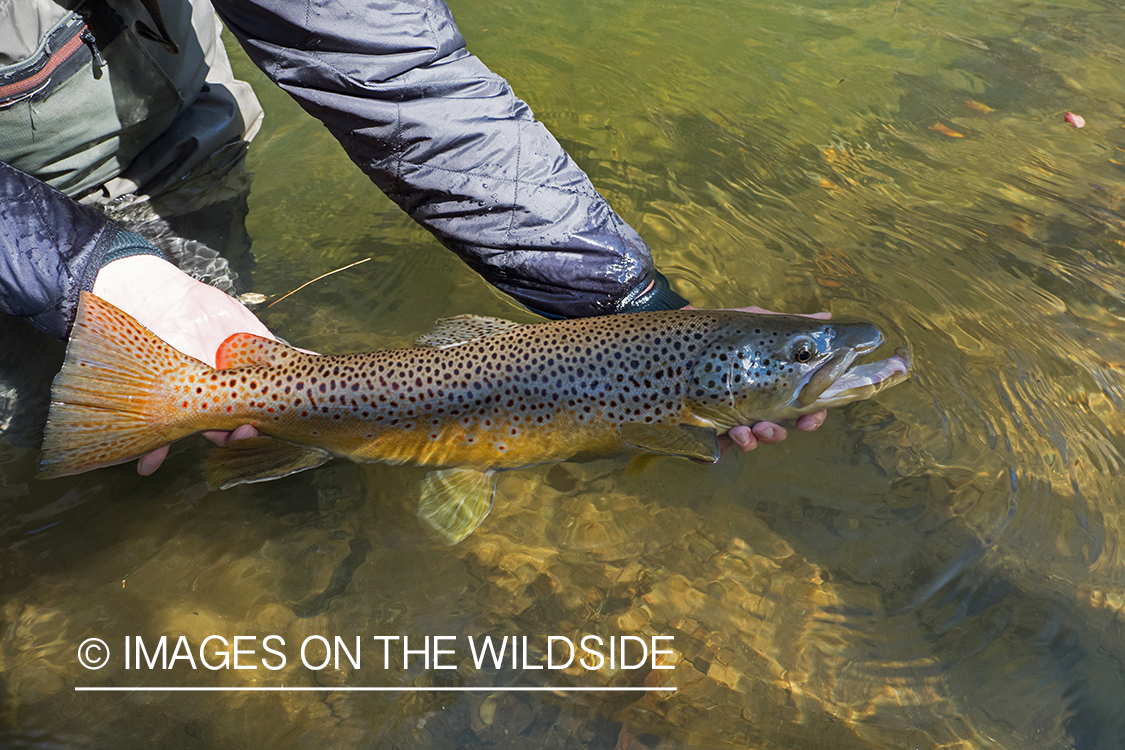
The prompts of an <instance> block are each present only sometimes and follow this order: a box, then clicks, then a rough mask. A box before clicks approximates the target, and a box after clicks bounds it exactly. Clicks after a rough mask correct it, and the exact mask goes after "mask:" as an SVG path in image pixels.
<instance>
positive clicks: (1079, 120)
mask: <svg viewBox="0 0 1125 750" xmlns="http://www.w3.org/2000/svg"><path fill="white" fill-rule="evenodd" d="M1063 119H1064V120H1066V121H1067V122H1069V123H1070V124H1071V125H1073V126H1074V127H1076V128H1084V127H1086V118H1085V117H1083V116H1082V115H1076V114H1074V113H1073V112H1067V113H1066V117H1064V118H1063Z"/></svg>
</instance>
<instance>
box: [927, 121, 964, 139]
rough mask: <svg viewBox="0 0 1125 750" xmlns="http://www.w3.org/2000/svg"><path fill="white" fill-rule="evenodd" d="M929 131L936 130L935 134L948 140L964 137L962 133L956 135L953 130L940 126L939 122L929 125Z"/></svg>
mask: <svg viewBox="0 0 1125 750" xmlns="http://www.w3.org/2000/svg"><path fill="white" fill-rule="evenodd" d="M930 130H936V131H937V132H939V133H941V134H942V135H947V136H949V137H950V138H964V137H965V134H964V133H958V132H957V131H956V130H953V129H952V128H947V127H946V126H945V125H942V124H941V123H940V122H935V123H934V124H933V125H931V126H930Z"/></svg>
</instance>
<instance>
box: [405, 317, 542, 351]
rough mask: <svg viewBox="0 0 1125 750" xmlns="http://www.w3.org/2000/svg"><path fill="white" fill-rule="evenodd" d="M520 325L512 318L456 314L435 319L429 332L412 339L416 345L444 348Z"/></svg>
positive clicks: (493, 334)
mask: <svg viewBox="0 0 1125 750" xmlns="http://www.w3.org/2000/svg"><path fill="white" fill-rule="evenodd" d="M522 325H524V324H523V323H517V322H515V321H514V320H504V319H503V318H488V317H485V316H483V315H458V316H456V317H453V318H442V319H441V320H439V321H437V322H436V323H434V327H433V328H431V329H430V332H429V333H425V334H422V335H421V336H419V337H418V338H417V339H415V340H414V343H415V344H417V345H418V346H429V347H433V348H435V349H446V348H448V347H451V346H460V345H461V344H464V343H466V342H469V341H475V340H476V339H483V338H488V337H489V336H495V335H496V334H498V333H503V332H504V331H510V330H511V329H513V328H519V327H520V326H522Z"/></svg>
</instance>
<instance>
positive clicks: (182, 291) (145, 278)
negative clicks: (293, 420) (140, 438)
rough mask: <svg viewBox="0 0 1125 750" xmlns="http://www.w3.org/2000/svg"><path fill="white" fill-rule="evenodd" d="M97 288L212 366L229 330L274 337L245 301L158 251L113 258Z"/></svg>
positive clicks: (157, 460)
mask: <svg viewBox="0 0 1125 750" xmlns="http://www.w3.org/2000/svg"><path fill="white" fill-rule="evenodd" d="M93 291H94V294H96V295H98V296H99V297H101V298H102V299H104V300H106V301H107V302H110V303H112V304H114V305H116V306H117V307H118V308H120V309H122V310H124V311H125V312H127V313H129V314H130V315H132V316H133V317H134V318H136V319H137V320H138V321H139V322H140V323H142V324H143V325H144V326H145V327H146V328H148V329H149V330H150V331H152V332H153V333H155V334H156V335H157V336H159V337H160V338H162V339H163V340H165V341H167V342H168V343H169V344H171V345H172V346H174V347H175V348H176V349H178V350H180V351H182V352H183V353H184V354H187V355H190V356H192V357H194V358H195V359H198V360H200V361H201V362H206V363H207V364H208V365H210V366H212V367H214V366H215V354H216V352H217V350H218V348H219V345H220V344H221V343H222V342H223V341H224V340H226V339H227V337H229V336H230V335H231V334H234V333H242V332H247V333H253V334H256V335H258V336H264V337H266V338H270V339H273V338H275V337H274V335H273V334H272V333H270V331H269V329H267V328H266V327H265V325H264V324H263V323H262V322H261V321H260V320H258V318H257V317H256V316H255V315H254V313H252V312H250V310H249V309H247V308H246V306H245V305H243V304H242V303H241V302H239V301H238V300H236V299H234V298H233V297H231V296H229V295H228V294H226V293H225V292H222V291H220V290H219V289H216V288H215V287H213V286H210V285H208V284H204V283H201V282H199V281H196V280H195V279H193V278H192V277H190V276H188V275H187V274H186V273H184V272H183V271H181V270H180V269H178V268H176V267H175V266H174V265H172V264H171V263H168V262H167V261H165V260H162V259H160V258H158V257H156V256H154V255H135V256H131V257H127V258H121V259H120V260H115V261H113V262H112V263H110V264H108V265H107V266H105V267H104V268H102V269H101V271H100V272H99V273H98V277H97V279H96V280H95V281H94V290H93ZM203 435H204V437H206V438H207V439H208V440H210V441H211V442H213V443H215V444H216V445H219V446H225V445H227V444H228V443H229V442H231V441H232V440H241V439H244V438H248V437H257V435H258V431H257V430H256V429H254V428H253V427H252V426H250V425H242V426H241V427H239V428H238V429H236V430H230V431H227V430H208V431H205V432H204V433H203ZM168 447H169V446H167V445H164V446H161V447H160V448H157V449H156V450H154V451H152V452H151V453H147V454H145V455H144V456H141V458H140V459H139V460H138V461H137V473H138V474H140V475H141V476H148V475H149V474H152V473H153V472H155V471H156V470H157V469H158V468H160V464H161V463H163V462H164V459H165V458H166V457H167V456H168Z"/></svg>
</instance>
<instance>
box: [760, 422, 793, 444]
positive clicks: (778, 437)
mask: <svg viewBox="0 0 1125 750" xmlns="http://www.w3.org/2000/svg"><path fill="white" fill-rule="evenodd" d="M751 429H752V431H753V433H754V437H756V438H758V441H759V442H762V443H766V444H770V443H780V442H781V441H782V440H784V439H785V438H786V437H787V436H788V434H789V433H788V432H786V430H785V428H784V427H782V426H781V425H779V424H774V423H773V422H758V424H756V425H754V426H753V427H752V428H751Z"/></svg>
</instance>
